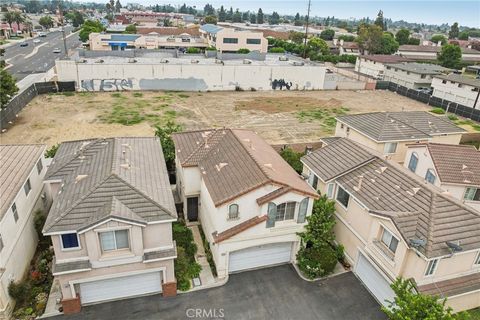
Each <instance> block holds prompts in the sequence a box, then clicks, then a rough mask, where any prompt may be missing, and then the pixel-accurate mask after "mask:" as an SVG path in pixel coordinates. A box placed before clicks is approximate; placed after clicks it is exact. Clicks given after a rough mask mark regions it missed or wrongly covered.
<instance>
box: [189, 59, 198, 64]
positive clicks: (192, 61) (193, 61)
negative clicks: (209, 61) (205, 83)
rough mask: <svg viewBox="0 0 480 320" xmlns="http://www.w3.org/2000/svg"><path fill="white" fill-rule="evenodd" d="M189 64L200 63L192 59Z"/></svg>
mask: <svg viewBox="0 0 480 320" xmlns="http://www.w3.org/2000/svg"><path fill="white" fill-rule="evenodd" d="M190 62H191V63H199V62H200V61H198V60H196V59H192V60H190Z"/></svg>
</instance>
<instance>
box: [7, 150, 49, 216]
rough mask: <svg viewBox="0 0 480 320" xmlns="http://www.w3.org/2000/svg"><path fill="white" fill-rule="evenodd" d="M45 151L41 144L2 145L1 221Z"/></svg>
mask: <svg viewBox="0 0 480 320" xmlns="http://www.w3.org/2000/svg"><path fill="white" fill-rule="evenodd" d="M44 151H45V145H41V144H23V145H22V144H19V145H0V221H1V220H2V218H3V216H4V215H5V213H6V212H7V211H8V209H9V208H10V206H11V205H12V203H13V201H14V199H15V197H16V196H17V194H18V192H19V191H20V189H22V188H23V185H24V184H25V181H26V180H27V178H28V176H29V175H30V172H31V171H32V169H33V167H34V166H35V165H36V164H37V162H38V159H40V157H41V156H42V154H43V152H44ZM43 165H44V166H45V164H43Z"/></svg>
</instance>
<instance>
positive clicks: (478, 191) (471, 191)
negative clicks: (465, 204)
mask: <svg viewBox="0 0 480 320" xmlns="http://www.w3.org/2000/svg"><path fill="white" fill-rule="evenodd" d="M463 199H465V200H470V201H480V188H475V187H468V188H467V189H466V190H465V195H464V196H463Z"/></svg>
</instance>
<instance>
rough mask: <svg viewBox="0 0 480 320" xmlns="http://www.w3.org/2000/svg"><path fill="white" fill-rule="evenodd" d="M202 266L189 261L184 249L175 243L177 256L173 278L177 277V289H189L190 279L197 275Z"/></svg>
mask: <svg viewBox="0 0 480 320" xmlns="http://www.w3.org/2000/svg"><path fill="white" fill-rule="evenodd" d="M201 270H202V267H201V266H200V265H199V264H198V263H196V262H192V261H190V259H189V258H188V256H187V254H186V253H185V249H184V248H182V247H180V246H178V245H177V258H176V259H175V278H177V289H178V290H181V291H187V290H188V289H190V280H191V279H192V278H195V277H198V275H199V274H200V271H201Z"/></svg>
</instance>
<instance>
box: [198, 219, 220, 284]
mask: <svg viewBox="0 0 480 320" xmlns="http://www.w3.org/2000/svg"><path fill="white" fill-rule="evenodd" d="M198 230H199V231H200V236H201V237H202V243H203V247H204V249H205V255H206V256H207V261H208V264H209V265H210V269H212V273H213V276H214V277H216V276H217V266H216V265H215V261H214V260H213V254H212V250H210V244H209V243H208V240H207V237H205V233H204V232H203V228H202V226H201V225H200V226H199V227H198Z"/></svg>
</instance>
